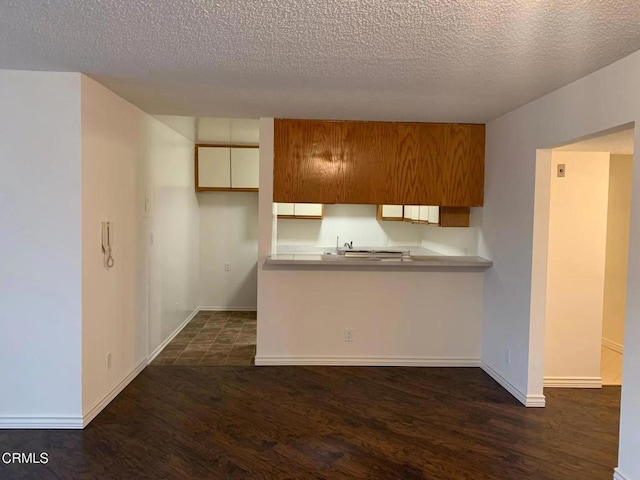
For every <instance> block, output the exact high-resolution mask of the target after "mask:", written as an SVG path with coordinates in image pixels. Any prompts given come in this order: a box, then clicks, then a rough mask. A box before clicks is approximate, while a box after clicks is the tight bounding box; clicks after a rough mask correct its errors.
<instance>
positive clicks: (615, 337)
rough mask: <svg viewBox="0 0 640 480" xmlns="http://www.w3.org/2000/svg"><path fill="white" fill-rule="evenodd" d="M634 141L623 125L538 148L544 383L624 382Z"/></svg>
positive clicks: (597, 384) (589, 385) (631, 131)
mask: <svg viewBox="0 0 640 480" xmlns="http://www.w3.org/2000/svg"><path fill="white" fill-rule="evenodd" d="M633 143H634V127H633V125H626V126H623V127H619V128H616V129H614V130H610V131H607V132H601V133H599V134H596V135H593V136H590V137H589V138H587V139H581V140H579V141H575V142H572V143H570V144H567V145H562V146H560V147H557V148H553V149H551V150H547V151H545V152H544V155H538V161H543V162H544V164H542V165H538V173H541V175H540V177H538V178H537V180H536V209H538V208H539V207H540V206H541V202H539V201H538V198H543V197H544V198H545V200H546V207H547V208H548V216H547V222H546V225H545V227H546V228H547V232H546V240H547V250H546V258H544V259H541V260H540V261H541V262H545V267H546V269H545V268H544V267H541V268H542V269H543V270H546V272H545V277H546V278H545V291H544V296H545V307H544V313H543V315H544V319H545V321H544V325H545V327H544V387H561V388H601V387H602V386H603V385H621V384H622V355H623V351H624V323H625V310H626V294H627V266H628V251H629V222H630V208H631V172H632V166H633ZM544 176H547V177H546V178H544ZM541 190H544V192H542V191H541ZM539 195H540V197H539ZM544 203H545V202H542V205H543V206H544ZM539 214H540V212H538V211H537V212H536V215H539ZM538 218H539V217H538Z"/></svg>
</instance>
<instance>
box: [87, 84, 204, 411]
mask: <svg viewBox="0 0 640 480" xmlns="http://www.w3.org/2000/svg"><path fill="white" fill-rule="evenodd" d="M81 108H82V110H81V111H82V410H83V414H85V415H91V414H90V412H93V411H95V409H96V408H100V405H102V402H103V401H104V399H105V398H106V397H108V395H109V393H110V392H111V391H112V390H113V389H114V388H117V386H118V385H120V384H121V383H122V382H123V381H125V380H126V379H127V378H128V377H130V375H131V374H132V373H133V372H135V371H137V369H139V368H141V367H142V366H144V365H146V361H147V356H148V354H149V353H150V352H152V351H153V350H154V349H155V348H156V347H157V346H158V345H160V344H161V343H162V342H163V341H164V340H165V339H166V338H167V337H168V336H169V335H170V334H171V333H172V332H173V331H174V330H175V329H176V328H177V327H178V326H179V325H180V324H181V323H182V322H183V321H184V320H185V319H186V318H187V317H188V316H189V315H190V314H191V313H192V312H193V310H194V309H195V307H196V306H197V290H198V242H199V237H198V221H199V217H198V206H197V201H196V197H195V191H194V184H193V181H194V180H193V179H194V171H193V168H194V167H193V143H192V142H190V141H189V140H188V139H186V138H184V137H182V136H181V135H179V134H178V133H176V132H175V131H173V130H172V129H171V128H169V127H167V126H166V125H164V124H162V123H161V122H159V121H158V120H156V119H154V118H152V117H151V116H150V115H147V114H146V113H144V112H142V111H141V110H140V109H138V108H137V107H135V106H133V105H131V104H130V103H128V102H127V101H125V100H123V99H122V98H120V97H118V96H117V95H115V94H114V93H113V92H111V91H109V90H107V89H106V88H105V87H103V86H102V85H100V84H99V83H97V82H95V81H94V80H92V79H90V78H88V77H85V76H82V107H81ZM145 205H146V208H145ZM103 221H111V222H113V227H114V244H113V252H114V257H115V265H114V267H113V268H112V269H110V270H107V269H105V268H104V265H103V254H102V251H101V222H103ZM152 233H153V244H152V245H151V234H152ZM78 331H79V328H78ZM108 354H111V365H108V362H107V355H108ZM102 406H104V405H102Z"/></svg>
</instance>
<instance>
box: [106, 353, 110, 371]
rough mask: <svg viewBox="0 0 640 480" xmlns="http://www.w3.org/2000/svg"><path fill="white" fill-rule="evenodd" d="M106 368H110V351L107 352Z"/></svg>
mask: <svg viewBox="0 0 640 480" xmlns="http://www.w3.org/2000/svg"><path fill="white" fill-rule="evenodd" d="M107 370H111V352H108V353H107Z"/></svg>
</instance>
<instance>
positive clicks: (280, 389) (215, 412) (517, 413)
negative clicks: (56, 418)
mask: <svg viewBox="0 0 640 480" xmlns="http://www.w3.org/2000/svg"><path fill="white" fill-rule="evenodd" d="M545 393H546V394H547V405H548V406H547V408H545V409H527V408H524V407H523V406H521V405H520V404H519V403H518V402H517V401H516V400H514V399H513V398H512V397H511V396H510V395H509V394H508V393H507V392H506V391H504V390H503V389H502V388H501V387H500V386H498V384H496V383H495V382H494V381H493V380H492V379H491V378H489V377H488V376H487V375H486V374H484V373H483V372H482V371H481V370H480V369H473V368H458V369H441V368H404V367H402V368H401V367H393V368H372V367H175V366H150V367H147V369H146V370H144V371H143V372H142V373H141V374H140V375H139V376H138V378H136V379H135V380H134V381H133V382H132V383H131V384H130V385H129V386H128V387H127V388H126V389H125V390H124V391H123V392H122V393H121V394H120V395H119V396H118V397H117V398H116V399H115V400H114V401H113V402H112V403H111V404H110V405H109V406H108V407H107V408H106V409H105V410H104V411H103V412H102V413H101V414H100V415H99V416H98V417H97V418H96V419H95V420H94V421H93V422H92V423H91V424H90V425H89V426H88V427H87V428H86V429H85V430H84V431H64V430H58V431H51V430H49V431H46V430H39V431H34V430H32V431H8V430H4V431H0V453H1V452H13V451H18V452H38V453H39V452H41V451H45V452H48V454H49V462H48V463H47V464H46V465H16V464H12V465H5V464H3V463H0V478H1V479H13V478H27V479H31V478H46V479H48V478H56V479H77V478H78V479H111V478H113V479H116V478H117V479H127V480H128V479H140V478H149V479H164V478H167V479H173V478H175V479H191V478H194V479H206V478H211V479H218V478H220V479H252V478H257V479H269V480H271V479H323V478H344V479H365V478H366V479H376V480H377V479H403V480H411V479H443V480H450V479H469V480H482V479H487V480H496V479H508V480H512V479H513V480H523V479H535V480H544V479H553V480H564V479H576V480H591V479H593V480H597V479H603V480H611V478H612V475H613V468H614V467H615V466H616V457H617V443H618V421H619V420H618V416H619V402H620V388H619V387H605V388H603V389H602V390H563V389H554V390H547V391H546V392H545Z"/></svg>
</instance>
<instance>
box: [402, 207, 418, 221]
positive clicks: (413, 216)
mask: <svg viewBox="0 0 640 480" xmlns="http://www.w3.org/2000/svg"><path fill="white" fill-rule="evenodd" d="M404 218H406V219H407V220H419V219H420V207H419V206H418V205H405V206H404Z"/></svg>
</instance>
